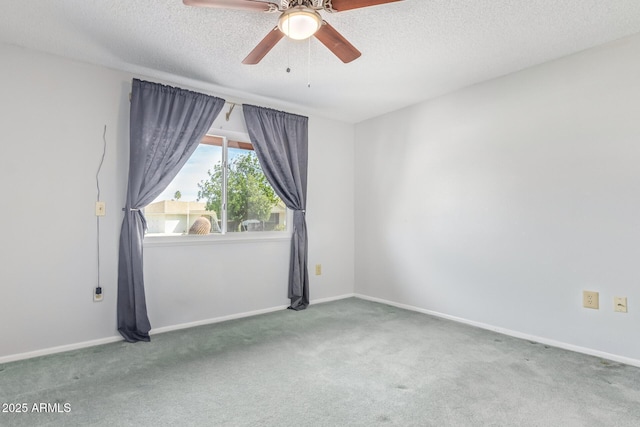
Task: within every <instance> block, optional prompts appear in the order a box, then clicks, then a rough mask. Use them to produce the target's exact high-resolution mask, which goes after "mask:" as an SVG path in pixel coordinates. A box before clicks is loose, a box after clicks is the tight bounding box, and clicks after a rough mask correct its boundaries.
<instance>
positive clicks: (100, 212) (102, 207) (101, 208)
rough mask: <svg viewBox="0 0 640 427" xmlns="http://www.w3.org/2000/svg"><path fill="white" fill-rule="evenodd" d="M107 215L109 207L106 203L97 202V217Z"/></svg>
mask: <svg viewBox="0 0 640 427" xmlns="http://www.w3.org/2000/svg"><path fill="white" fill-rule="evenodd" d="M106 214H107V206H106V203H105V202H96V216H105V215H106Z"/></svg>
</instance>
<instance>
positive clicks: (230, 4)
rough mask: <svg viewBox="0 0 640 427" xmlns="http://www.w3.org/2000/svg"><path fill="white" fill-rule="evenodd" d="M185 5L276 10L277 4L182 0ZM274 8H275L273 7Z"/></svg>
mask: <svg viewBox="0 0 640 427" xmlns="http://www.w3.org/2000/svg"><path fill="white" fill-rule="evenodd" d="M182 3H184V4H185V5H187V6H199V7H217V8H224V9H239V10H257V11H262V12H269V11H272V10H278V5H277V4H276V3H271V2H263V1H252V0H182ZM274 8H275V9H274Z"/></svg>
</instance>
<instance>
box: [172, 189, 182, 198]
mask: <svg viewBox="0 0 640 427" xmlns="http://www.w3.org/2000/svg"><path fill="white" fill-rule="evenodd" d="M181 197H182V193H181V192H180V190H178V191H176V192H175V194H174V195H173V198H174V199H176V200H180V198H181Z"/></svg>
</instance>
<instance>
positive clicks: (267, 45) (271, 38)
mask: <svg viewBox="0 0 640 427" xmlns="http://www.w3.org/2000/svg"><path fill="white" fill-rule="evenodd" d="M283 37H284V33H283V32H282V31H280V30H279V29H278V27H273V30H271V31H269V34H267V35H266V37H265V38H263V39H262V41H261V42H260V43H258V45H257V46H256V47H254V48H253V50H252V51H251V52H250V53H249V55H247V57H246V58H244V60H243V61H242V63H243V64H246V65H255V64H257V63H258V62H260V61H261V60H262V58H264V56H265V55H266V54H267V53H269V51H270V50H271V49H273V47H274V46H275V45H276V44H278V42H279V41H280V39H281V38H283Z"/></svg>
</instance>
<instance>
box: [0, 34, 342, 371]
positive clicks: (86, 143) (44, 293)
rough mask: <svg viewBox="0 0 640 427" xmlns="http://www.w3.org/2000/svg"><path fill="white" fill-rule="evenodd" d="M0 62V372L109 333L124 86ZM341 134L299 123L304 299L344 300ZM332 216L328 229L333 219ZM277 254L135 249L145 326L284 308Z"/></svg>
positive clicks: (268, 250)
mask: <svg viewBox="0 0 640 427" xmlns="http://www.w3.org/2000/svg"><path fill="white" fill-rule="evenodd" d="M0 59H1V63H2V67H0V94H1V95H2V96H1V97H0V135H1V136H0V138H1V140H0V182H1V183H2V187H1V188H2V191H1V193H2V200H3V202H2V209H0V221H1V223H2V224H3V227H2V229H3V234H2V237H1V242H2V258H1V261H0V265H1V269H0V362H1V361H3V360H4V361H7V360H12V359H15V358H18V357H22V356H20V355H23V356H24V355H35V354H38V353H39V352H47V351H50V350H51V348H53V347H58V346H62V347H63V348H68V347H67V346H74V345H81V344H82V343H85V342H88V341H94V340H98V341H99V340H109V339H113V338H114V337H117V332H116V304H115V301H116V276H117V247H118V245H117V242H118V235H119V231H120V224H121V221H122V213H121V207H122V205H123V202H124V199H125V191H126V174H127V170H128V128H129V123H128V114H129V101H128V96H129V92H130V87H131V79H132V77H134V76H133V75H131V74H129V73H124V72H119V71H114V70H110V69H105V68H101V67H96V66H92V65H87V64H82V63H78V62H73V61H69V60H66V59H63V58H59V57H54V56H49V55H45V54H41V53H37V52H34V51H30V50H25V49H20V48H16V47H12V46H7V45H1V44H0ZM135 77H139V76H135ZM141 78H147V77H144V76H142V77H141ZM147 79H149V80H156V79H153V78H147ZM163 83H168V84H171V82H167V81H163ZM190 89H196V90H197V89H198V88H197V87H190ZM203 91H205V92H206V90H203ZM213 95H218V96H221V97H224V96H222V95H219V94H215V93H213ZM256 104H258V105H265V104H264V103H262V102H256ZM265 106H269V105H265ZM105 124H106V125H107V155H106V159H105V163H104V166H103V168H102V171H101V173H100V186H101V190H102V195H101V199H102V200H104V201H105V202H106V205H107V215H106V216H105V217H104V218H102V219H101V284H102V286H103V288H104V292H105V294H104V301H103V302H101V303H94V302H93V301H92V292H93V288H94V287H95V285H96V280H97V279H96V275H97V261H96V217H95V216H94V202H95V200H96V184H95V174H96V170H97V167H98V164H99V161H100V156H101V154H102V132H103V126H104V125H105ZM353 138H354V128H353V126H352V125H346V124H343V123H338V122H335V121H330V120H324V119H321V118H316V117H311V118H310V138H309V144H310V147H309V151H310V159H309V162H310V165H309V197H308V210H309V214H308V216H307V219H308V226H309V233H310V247H309V256H310V262H312V263H320V262H321V263H322V264H323V267H324V272H323V273H324V274H323V276H319V277H317V278H316V277H314V276H312V288H311V298H312V300H313V299H319V298H332V297H337V296H340V295H344V294H349V293H352V292H353V286H354V283H353V280H354V272H353V265H354V260H353V257H354V254H353V247H354V242H353V231H352V229H351V225H352V224H353V211H354V208H353V203H352V196H353V170H352V169H353V162H354V158H353V156H354V155H353V153H354V150H353ZM336 151H338V152H340V153H342V155H341V156H335V152H336ZM328 164H330V165H331V167H330V168H327V167H326V165H328ZM343 183H345V185H344V186H342V184H343ZM338 209H339V210H340V214H341V217H342V219H341V222H339V223H334V214H335V212H336V211H337V210H338ZM329 248H330V250H329ZM288 254H289V244H288V242H287V241H267V242H261V243H223V244H217V245H189V246H153V247H147V248H145V257H146V264H145V274H146V288H147V302H148V309H149V317H150V320H151V323H152V326H153V327H154V328H170V327H172V326H175V325H178V324H182V323H190V322H198V321H203V320H207V319H212V318H218V317H221V316H229V315H235V314H241V313H244V312H247V311H254V310H264V309H269V308H272V307H277V306H284V305H286V304H287V302H288V300H287V298H286V296H287V293H286V283H287V269H288ZM167 260H170V261H171V262H167ZM247 260H250V262H248V261H247ZM176 263H178V265H181V266H183V268H182V269H181V270H176V269H175V268H174V266H175V265H176ZM169 267H171V268H169ZM320 278H321V279H320ZM152 332H153V331H152Z"/></svg>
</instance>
